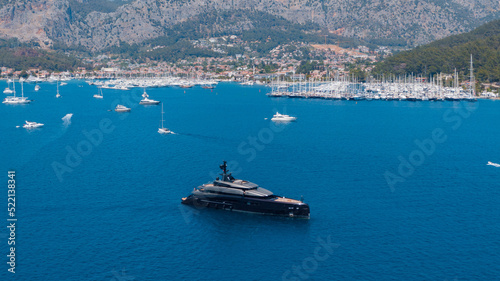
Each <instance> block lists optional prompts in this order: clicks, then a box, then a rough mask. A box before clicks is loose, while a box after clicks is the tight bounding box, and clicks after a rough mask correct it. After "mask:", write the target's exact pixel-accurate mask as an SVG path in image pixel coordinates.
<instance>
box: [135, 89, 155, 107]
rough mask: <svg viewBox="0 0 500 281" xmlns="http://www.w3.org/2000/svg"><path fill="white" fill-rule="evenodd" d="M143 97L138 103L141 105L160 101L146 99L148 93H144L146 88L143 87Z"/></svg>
mask: <svg viewBox="0 0 500 281" xmlns="http://www.w3.org/2000/svg"><path fill="white" fill-rule="evenodd" d="M142 97H143V99H142V100H141V101H140V102H139V104H143V105H154V104H159V103H160V102H159V101H157V100H151V99H148V97H149V95H148V94H147V93H146V88H144V94H142Z"/></svg>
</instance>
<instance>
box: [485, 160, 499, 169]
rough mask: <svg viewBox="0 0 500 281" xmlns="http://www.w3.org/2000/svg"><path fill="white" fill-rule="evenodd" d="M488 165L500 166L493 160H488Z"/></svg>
mask: <svg viewBox="0 0 500 281" xmlns="http://www.w3.org/2000/svg"><path fill="white" fill-rule="evenodd" d="M487 165H490V166H494V167H497V168H500V164H497V163H493V162H491V161H488V164H487Z"/></svg>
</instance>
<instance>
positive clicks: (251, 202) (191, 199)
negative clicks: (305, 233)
mask: <svg viewBox="0 0 500 281" xmlns="http://www.w3.org/2000/svg"><path fill="white" fill-rule="evenodd" d="M275 198H277V197H273V198H272V199H266V198H251V197H241V196H232V195H222V194H220V195H217V194H210V195H205V194H199V195H198V194H191V195H189V196H188V197H185V198H182V201H181V203H182V204H186V205H190V206H192V207H194V208H200V209H201V208H213V209H222V210H228V211H240V212H248V213H257V214H266V215H275V216H284V217H294V218H306V219H308V218H309V216H310V211H309V205H307V204H305V203H302V202H300V201H296V200H291V199H287V198H283V199H280V201H278V200H275ZM285 200H290V202H284V201H285ZM297 202H299V203H297Z"/></svg>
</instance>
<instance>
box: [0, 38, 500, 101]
mask: <svg viewBox="0 0 500 281" xmlns="http://www.w3.org/2000/svg"><path fill="white" fill-rule="evenodd" d="M191 43H192V44H193V46H195V47H196V48H200V49H207V50H210V51H213V52H217V53H220V54H221V55H220V56H217V57H192V58H188V59H181V60H178V61H176V62H168V61H155V60H149V59H148V60H146V61H144V62H140V63H139V62H137V61H134V60H133V59H130V58H122V57H121V56H120V55H119V54H111V53H109V54H100V55H98V56H95V57H86V58H81V59H82V61H83V62H84V63H85V64H86V65H87V66H89V67H78V68H76V69H75V70H73V71H61V72H57V71H49V70H45V69H40V68H30V69H26V70H16V69H13V68H8V67H0V70H1V78H2V79H21V81H26V82H32V83H33V82H34V83H36V82H42V81H51V82H55V81H61V80H69V79H86V80H91V81H94V80H100V79H107V80H111V81H108V82H106V83H103V82H102V83H101V84H100V86H103V87H108V88H115V89H128V88H130V87H134V86H137V85H138V83H135V82H131V80H134V79H143V80H144V79H146V80H144V81H146V82H143V83H139V84H140V85H141V86H144V87H150V86H155V85H156V86H158V85H161V86H172V85H173V86H177V85H183V86H185V87H192V86H194V85H205V84H213V83H214V81H234V82H239V83H243V84H246V85H253V84H254V83H256V84H265V85H268V86H271V87H273V93H272V94H271V96H292V97H293V96H297V95H300V96H304V97H317V96H324V95H321V94H318V93H317V91H319V92H324V91H325V89H330V88H332V87H333V86H332V85H334V84H335V83H341V84H339V85H338V87H339V89H344V90H342V91H343V92H344V93H346V95H347V96H345V98H348V97H350V98H351V99H356V98H358V97H357V95H356V94H353V93H354V92H353V89H354V88H355V87H357V86H353V85H358V84H359V83H366V86H365V87H363V89H369V88H372V86H371V85H373V83H380V84H384V85H386V84H387V83H392V82H394V83H393V84H394V86H390V88H392V90H391V91H393V90H395V89H399V88H401V89H399V90H397V91H398V92H400V94H397V95H396V96H394V97H393V95H392V94H389V95H384V94H382V95H375V96H371V95H372V94H373V91H372V90H370V93H371V94H367V93H365V95H366V97H367V98H368V99H371V98H374V99H379V98H381V99H385V98H384V97H385V96H388V97H389V98H392V97H393V98H394V99H406V96H408V92H409V91H408V90H407V89H408V86H406V83H401V79H403V80H404V81H406V80H408V83H409V84H411V85H419V86H418V87H420V88H421V89H422V90H423V89H424V88H425V89H427V88H429V89H431V88H432V92H439V93H442V90H441V89H444V91H445V92H450V91H452V92H458V91H461V92H464V91H466V90H467V89H470V83H471V81H472V80H470V79H462V80H461V81H458V78H457V75H454V74H453V73H452V74H446V73H440V74H439V75H435V77H413V76H411V79H413V80H412V82H411V83H410V82H409V81H410V76H408V77H403V78H401V77H400V76H399V77H398V79H396V77H395V76H394V77H390V78H389V77H382V76H375V75H372V74H371V71H372V70H373V68H374V66H375V64H376V63H377V62H379V61H381V60H383V59H384V58H386V57H388V56H391V55H392V54H393V51H400V50H399V49H397V48H396V49H390V48H388V47H383V46H382V47H377V48H376V49H371V48H369V47H367V46H363V45H359V46H357V47H355V48H342V47H340V46H339V45H333V44H308V43H303V42H297V43H287V44H282V45H278V46H277V47H275V48H273V49H271V50H270V51H269V52H267V53H266V54H264V55H262V54H261V53H258V52H257V51H255V45H254V44H256V43H260V42H243V41H242V40H240V38H238V36H235V35H231V36H221V37H216V38H209V39H199V40H191ZM253 43H254V44H253ZM162 48H164V46H156V47H154V48H151V49H148V50H147V51H148V52H153V51H155V50H158V49H162ZM231 49H237V50H242V53H237V54H234V55H231V54H230V53H234V50H233V51H231ZM360 76H361V77H360ZM466 78H472V77H466ZM148 79H149V80H148ZM158 79H160V80H158ZM124 81H126V82H124ZM276 81H280V83H281V84H280V85H278V86H276V85H277V84H276V83H277V82H276ZM92 83H93V82H92ZM97 83H100V82H97ZM311 83H312V84H314V83H316V84H317V85H316V86H321V85H323V86H322V88H321V87H320V88H314V90H313V91H312V92H311V91H306V90H305V89H307V86H304V87H301V90H300V91H302V92H303V94H297V91H295V85H297V87H300V86H301V85H310V84H311ZM426 84H429V85H430V86H429V87H425V86H420V85H426ZM451 84H453V85H452V87H445V86H446V85H449V86H451ZM273 85H274V86H273ZM324 85H327V86H324ZM400 85H403V86H400ZM325 87H326V88H325ZM388 87H389V86H388ZM412 87H413V88H414V86H412ZM435 87H438V88H436V89H434V88H435ZM284 88H286V89H290V92H291V94H284V93H283V92H282V91H281V89H284ZM309 88H310V89H313V87H312V86H309ZM458 88H460V90H459V89H458ZM499 89H500V84H497V83H483V84H480V91H479V94H472V95H473V96H480V97H482V98H497V97H498V92H499ZM287 91H288V90H287ZM327 91H330V90H327ZM305 92H308V93H307V94H304V93H305ZM355 92H356V93H357V94H360V93H361V92H360V91H358V90H356V91H355ZM469 92H471V91H470V90H469ZM311 93H312V94H311ZM361 94H362V93H361ZM416 95H417V96H422V97H423V99H424V100H425V99H426V98H428V97H426V95H422V94H416ZM400 96H401V97H400ZM431 96H432V97H431V100H432V99H434V98H436V99H438V100H439V99H445V96H450V94H447V95H444V94H439V95H438V94H433V95H431ZM451 96H453V95H451ZM331 97H333V96H331ZM335 97H338V98H339V99H340V96H337V95H335ZM409 98H410V99H411V98H412V97H409ZM452 98H455V97H452ZM456 98H457V99H462V98H472V97H471V96H470V95H469V94H467V95H465V94H461V95H459V96H458V97H456Z"/></svg>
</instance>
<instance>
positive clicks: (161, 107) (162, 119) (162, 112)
mask: <svg viewBox="0 0 500 281" xmlns="http://www.w3.org/2000/svg"><path fill="white" fill-rule="evenodd" d="M163 113H165V112H163V103H161V128H162V129H163Z"/></svg>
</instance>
